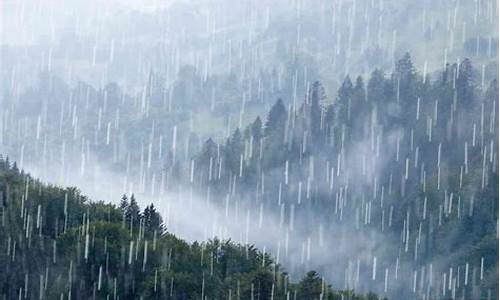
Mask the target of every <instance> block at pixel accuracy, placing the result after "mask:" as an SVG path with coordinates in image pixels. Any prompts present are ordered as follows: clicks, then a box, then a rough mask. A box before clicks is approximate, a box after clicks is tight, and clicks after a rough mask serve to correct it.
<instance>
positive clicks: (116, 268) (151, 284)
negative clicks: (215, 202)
mask: <svg viewBox="0 0 500 300" xmlns="http://www.w3.org/2000/svg"><path fill="white" fill-rule="evenodd" d="M0 200H1V229H2V230H0V245H1V246H0V249H1V250H0V251H1V252H0V265H1V266H2V272H1V273H0V297H1V298H2V299H304V300H305V299H320V298H321V299H352V300H364V299H379V298H378V297H377V296H376V295H375V294H373V293H369V294H367V295H361V294H355V293H354V292H353V291H338V290H335V289H333V288H332V287H331V286H330V285H329V284H328V283H327V282H326V281H325V280H324V279H323V278H322V277H321V276H320V274H318V273H316V272H315V271H310V272H308V273H307V274H306V276H304V278H303V279H302V280H301V281H300V282H297V283H294V282H291V281H290V279H289V276H288V274H287V273H286V272H285V271H284V270H283V269H282V267H281V266H280V265H279V264H276V263H275V262H274V260H273V259H272V258H271V257H270V256H269V254H266V253H263V252H262V251H260V250H258V249H257V248H255V247H254V246H253V245H241V244H236V243H234V242H232V241H230V240H226V241H221V240H218V239H213V240H209V241H206V242H194V243H187V242H185V241H183V240H181V239H179V238H177V237H175V236H174V235H172V234H170V233H169V232H168V228H165V226H164V225H163V221H162V218H161V216H160V215H159V213H158V212H157V211H156V209H155V207H154V205H153V204H151V205H149V206H147V207H145V208H144V209H143V210H141V209H140V207H139V206H138V204H137V201H136V199H135V196H134V195H133V194H132V195H131V196H130V198H129V197H127V195H124V196H123V197H122V199H121V202H120V205H119V206H116V205H113V204H109V203H105V202H103V201H100V202H92V201H91V200H90V199H88V198H87V197H86V196H85V195H82V194H81V193H80V191H79V190H78V189H77V188H73V187H71V188H61V187H57V186H53V185H47V184H44V183H42V182H40V181H39V180H37V179H35V178H33V177H31V176H30V175H29V174H25V173H24V172H23V171H22V170H19V169H18V167H17V164H16V163H15V162H14V163H12V164H11V163H10V162H9V160H8V158H6V159H4V158H3V157H1V158H0Z"/></svg>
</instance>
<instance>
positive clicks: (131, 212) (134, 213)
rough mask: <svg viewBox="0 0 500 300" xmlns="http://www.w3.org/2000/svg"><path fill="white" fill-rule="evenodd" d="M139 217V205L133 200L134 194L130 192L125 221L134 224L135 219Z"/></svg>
mask: <svg viewBox="0 0 500 300" xmlns="http://www.w3.org/2000/svg"><path fill="white" fill-rule="evenodd" d="M139 217H140V209H139V205H138V204H137V201H136V200H135V196H134V194H132V196H130V204H129V205H128V207H127V210H126V212H125V218H126V220H127V222H132V224H135V223H136V222H137V220H139Z"/></svg>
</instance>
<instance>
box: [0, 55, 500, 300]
mask: <svg viewBox="0 0 500 300" xmlns="http://www.w3.org/2000/svg"><path fill="white" fill-rule="evenodd" d="M189 90H190V89H189V88H186V91H189ZM58 91H59V90H58V89H57V88H55V87H54V86H52V87H50V88H49V89H48V90H47V93H48V94H45V95H57V92H58ZM79 91H80V92H79ZM85 91H86V92H85ZM91 92H92V90H91V89H90V88H83V89H82V85H79V86H78V87H77V88H76V89H75V90H74V93H70V94H71V95H74V96H72V97H71V98H70V99H71V101H76V102H78V103H87V105H85V106H84V107H85V109H86V110H87V112H96V113H95V114H92V118H94V119H92V118H89V119H87V123H84V124H80V125H79V122H80V121H78V117H77V115H78V114H77V111H76V108H77V107H79V108H81V106H80V105H74V106H73V104H71V103H68V104H67V105H66V104H64V105H63V106H62V107H61V109H60V112H61V119H60V122H58V121H57V122H56V121H55V120H53V122H51V121H50V120H49V122H48V123H47V124H49V125H50V126H51V128H49V129H50V130H51V131H53V132H54V135H53V137H58V138H54V140H52V141H58V139H60V138H61V137H64V136H67V137H69V139H73V140H74V141H78V143H80V142H81V145H80V146H78V147H80V150H81V153H82V161H81V168H80V172H81V173H80V174H84V169H85V163H86V161H87V159H88V158H87V155H84V154H85V153H87V154H88V151H89V150H88V148H89V144H92V145H94V146H95V147H96V149H97V150H99V149H100V150H99V151H97V153H98V154H99V155H100V159H104V160H109V161H113V163H114V166H115V167H116V170H124V171H125V173H126V177H125V179H126V180H125V181H127V180H128V178H129V176H130V177H131V176H136V177H137V178H139V179H140V180H139V182H140V184H139V186H138V187H136V188H137V189H138V190H139V191H140V192H141V193H142V194H145V195H147V194H148V193H149V194H151V195H159V198H158V201H156V202H155V205H157V206H162V207H163V208H162V212H166V213H165V214H164V215H163V220H164V222H163V221H162V219H161V218H160V215H159V213H158V212H157V209H155V207H154V206H147V207H146V208H145V209H144V210H143V211H141V210H140V209H139V207H138V206H137V203H136V200H135V198H134V200H132V197H130V199H128V198H124V199H123V200H122V205H121V208H117V207H115V206H113V205H111V204H105V202H89V201H88V200H87V199H86V198H85V197H84V196H82V195H81V194H80V193H79V192H78V191H77V190H75V189H66V190H63V189H59V188H56V187H50V186H48V187H43V185H42V184H40V183H38V182H37V181H36V180H33V179H31V178H30V177H26V176H25V175H21V174H19V171H18V170H17V166H15V167H11V168H9V167H7V165H8V164H7V163H5V162H4V167H3V170H4V171H2V172H3V180H4V183H3V186H2V191H3V195H4V196H3V204H4V205H3V214H2V216H3V220H4V223H3V224H10V225H8V226H9V227H8V228H9V230H6V231H3V232H2V233H1V234H3V235H2V239H3V242H2V245H4V248H5V251H3V252H2V253H4V254H3V256H2V257H3V259H4V260H5V261H6V262H8V263H7V266H8V268H10V270H11V271H9V272H6V273H4V274H2V276H13V277H14V278H15V279H13V278H11V277H3V280H4V282H3V291H4V292H3V293H4V295H7V296H8V298H9V297H18V296H19V295H20V294H23V293H32V294H30V295H33V297H35V296H36V297H38V296H39V295H40V294H44V295H46V296H48V295H54V297H59V296H60V295H61V293H62V294H63V295H64V297H67V296H68V294H69V292H70V291H71V293H72V297H83V298H82V299H84V298H87V297H93V295H96V297H97V296H99V297H101V296H102V297H106V296H107V295H109V296H110V297H114V295H115V286H116V295H117V296H118V295H120V296H121V298H122V299H123V298H127V297H141V296H143V297H145V299H146V298H151V297H160V298H164V297H167V299H168V297H173V299H190V297H195V298H200V297H203V296H206V297H207V299H219V298H221V297H222V298H231V297H236V298H235V299H238V297H240V299H252V297H253V299H295V297H296V299H363V298H362V296H357V295H354V294H353V292H347V291H351V290H353V291H363V292H367V291H370V290H371V291H374V292H376V294H378V295H380V297H388V298H391V299H392V298H394V299H403V298H424V299H435V298H438V299H441V298H444V299H448V298H460V297H462V298H472V299H495V295H497V293H498V115H497V112H498V83H497V80H496V79H494V80H492V81H491V82H489V83H488V82H485V81H484V77H481V75H480V72H478V71H477V70H476V69H475V68H474V67H473V64H472V62H471V61H470V60H469V59H464V60H463V61H461V62H459V63H451V64H446V66H445V68H444V69H443V70H442V71H439V72H436V73H433V74H426V73H421V72H420V71H419V70H417V69H416V68H415V67H414V65H413V62H412V60H411V57H410V55H409V54H405V55H404V56H403V57H401V58H400V59H399V60H397V61H396V63H395V66H394V69H393V72H391V73H390V74H385V73H384V72H382V71H381V70H378V69H376V70H374V71H373V72H372V73H371V75H370V76H369V77H367V78H365V77H362V76H358V77H356V78H355V79H354V78H351V77H350V76H346V77H345V80H344V81H343V83H342V85H341V86H340V88H339V89H338V91H337V93H336V94H335V95H327V94H326V91H325V89H324V88H323V86H322V84H321V83H320V82H318V81H316V82H312V83H308V84H307V89H306V94H305V96H304V98H303V100H293V99H278V100H277V101H276V102H275V104H274V105H273V106H272V107H271V108H270V110H269V112H268V114H267V116H261V117H257V118H256V119H255V121H253V122H250V124H249V125H248V126H241V127H238V128H236V129H234V131H232V132H231V134H228V138H227V139H220V138H209V139H207V140H206V141H205V142H203V143H200V142H199V140H198V139H197V138H196V137H194V136H193V135H192V134H189V135H187V136H184V137H185V138H186V139H185V140H184V141H185V143H182V145H177V146H176V141H177V140H178V137H177V132H176V129H175V127H174V131H173V135H172V138H171V139H172V141H171V144H170V145H169V147H167V146H165V145H164V144H165V143H166V142H165V140H164V139H163V137H164V136H166V135H168V134H170V133H171V132H169V133H165V132H163V130H162V126H163V125H161V124H162V123H161V122H172V120H170V119H168V118H166V120H163V119H162V116H165V115H163V111H164V110H165V109H169V108H167V107H168V105H167V104H166V103H167V102H164V101H163V100H165V99H164V98H161V97H156V96H153V94H154V87H153V86H151V93H152V94H151V95H152V96H151V98H148V99H150V102H148V101H149V100H148V101H146V100H144V98H143V99H142V100H144V101H146V102H141V101H142V100H141V99H140V98H135V99H130V98H127V96H126V95H122V96H119V95H120V94H119V93H118V94H113V93H112V92H111V90H108V91H107V92H106V91H105V92H103V94H102V95H104V96H103V97H101V96H102V95H101V96H96V98H94V96H91V95H90V94H89V93H91ZM99 93H101V92H98V93H97V94H99ZM85 95H87V96H85ZM89 95H90V96H89ZM118 96H119V97H118ZM24 99H25V100H28V99H29V97H27V98H24ZM162 99H163V100H162ZM160 100H162V101H160ZM51 101H52V100H50V97H47V102H46V103H45V105H44V106H42V107H41V111H42V112H47V107H50V106H51V105H53V106H54V107H56V106H57V102H51ZM82 101H83V102H82ZM63 103H64V102H63ZM149 105H151V106H149ZM165 105H167V106H165ZM9 107H11V110H12V111H16V110H17V111H18V113H20V112H22V107H20V106H18V105H13V104H12V105H11V106H9ZM71 107H74V109H73V110H71ZM124 108H125V109H124ZM120 109H122V110H120ZM66 110H67V111H68V112H69V111H73V113H72V116H73V119H71V118H70V119H65V118H64V117H63V116H64V111H66ZM137 114H139V115H141V116H143V117H144V118H143V119H137V120H136V119H134V118H135V117H134V116H136V115H137ZM91 119H92V120H91ZM39 120H40V119H39ZM134 120H135V121H134ZM139 120H140V121H139ZM158 120H160V121H158ZM39 122H40V121H39ZM64 122H70V123H72V127H65V126H62V124H64ZM57 124H59V125H57ZM96 124H97V125H96ZM105 124H107V126H106V125H105ZM119 124H125V125H123V126H125V128H126V130H125V132H127V133H129V134H124V132H123V131H122V130H123V128H120V127H121V125H119ZM240 125H241V123H240ZM37 126H39V125H37ZM95 126H97V129H98V130H97V131H95V134H93V137H92V138H89V139H88V140H86V139H85V138H83V139H81V140H78V139H75V137H77V136H78V134H80V133H78V134H77V131H78V130H81V131H82V132H87V133H89V134H90V132H93V129H95ZM20 128H23V127H22V126H21V127H20ZM24 128H26V127H24ZM37 128H38V127H37ZM99 128H100V129H99ZM104 128H107V129H104ZM114 129H116V130H117V131H121V133H119V134H117V135H114V134H113V130H114ZM37 132H38V131H37ZM57 132H59V134H57ZM14 134H17V135H19V134H27V135H29V134H34V132H28V131H25V132H23V131H22V130H19V131H16V132H14V131H11V132H10V135H6V136H5V139H7V140H8V139H9V138H14ZM72 137H73V138H72ZM144 139H146V140H147V141H149V142H147V143H143V142H141V147H139V146H138V145H137V143H136V144H134V143H135V142H136V141H138V140H140V141H144ZM49 142H50V141H49ZM46 143H47V141H46V140H43V142H42V140H41V139H40V140H39V139H38V137H37V139H34V140H33V149H34V150H33V151H35V153H36V152H39V151H45V147H44V146H43V145H45V144H46ZM179 144H181V143H179ZM65 145H66V144H65V143H64V139H63V148H62V149H63V150H61V151H62V152H61V153H62V154H64V151H65V150H64V149H66V148H65ZM75 145H77V144H75ZM75 145H70V144H68V149H70V148H69V147H74V146H75ZM167 145H168V144H167ZM23 147H24V144H23ZM22 149H24V148H22ZM80 150H76V151H77V152H78V151H80ZM43 153H44V156H45V155H46V152H43ZM130 153H135V154H133V155H130ZM48 155H49V156H53V155H57V154H56V152H52V153H49V154H48ZM63 157H64V156H63ZM131 159H132V160H133V162H134V165H135V166H136V168H132V167H130V166H131V163H130V160H131ZM59 167H61V166H59V165H58V166H57V167H56V168H55V170H59ZM48 168H49V169H50V168H51V167H50V166H48ZM62 168H65V166H64V158H62ZM65 197H67V199H68V200H65ZM162 197H163V198H162ZM115 201H118V200H117V199H115ZM176 201H177V203H178V204H179V205H180V207H181V208H183V209H188V210H192V209H193V206H197V205H198V206H200V207H202V208H201V209H202V210H203V209H206V211H203V212H202V213H201V214H198V215H197V214H195V213H193V217H192V218H191V219H190V222H191V223H192V224H194V225H192V226H194V227H196V226H198V227H203V229H204V230H206V231H207V232H208V233H205V234H206V235H208V236H219V237H220V238H221V239H222V240H211V241H208V242H195V243H193V244H188V243H186V242H184V241H182V240H179V239H177V238H175V237H174V236H173V235H171V234H170V233H169V226H171V223H172V222H173V221H172V220H171V219H174V218H175V216H176V213H178V211H177V212H176V211H174V209H172V211H170V207H171V206H170V205H172V206H174V204H172V203H176ZM193 201H196V202H193ZM65 202H67V204H65ZM193 203H195V204H193ZM165 206H166V209H165ZM214 212H216V213H214ZM51 214H53V215H51ZM210 214H214V216H213V218H214V220H215V221H214V223H207V222H206V220H205V219H202V217H205V216H206V215H210ZM197 218H200V219H199V222H197V220H198V219H197ZM225 222H229V223H225ZM198 223H199V224H198ZM184 225H185V224H184ZM5 226H7V225H4V228H7V227H5ZM177 226H179V225H177ZM181 226H182V224H181ZM181 229H182V228H181ZM209 232H212V234H210V233H209ZM40 235H41V236H40ZM108 237H109V240H108ZM111 237H113V238H111ZM229 237H233V238H234V240H235V241H236V243H233V242H228V241H227V238H229ZM112 240H113V241H112ZM251 240H256V241H258V242H259V245H258V246H259V248H260V249H261V251H262V252H261V251H259V250H257V249H256V248H254V247H252V246H249V244H250V243H249V241H251ZM14 249H17V250H14ZM54 249H55V250H54ZM145 249H147V250H145ZM266 249H267V250H266ZM23 251H24V252H23ZM54 251H55V253H56V254H55V256H54ZM21 253H25V255H22V254H21ZM34 253H37V254H34ZM146 253H147V254H146ZM227 253H231V254H227ZM16 257H17V258H16ZM54 257H55V258H54ZM16 259H18V260H19V261H20V262H17V261H16ZM30 260H33V262H31V261H30ZM54 260H55V261H56V262H55V263H54ZM16 262H17V263H16ZM22 262H24V263H22ZM281 264H283V265H286V269H287V270H288V271H289V272H290V273H289V274H287V273H285V271H283V270H282V269H281V268H280V267H279V266H280V265H281ZM16 268H19V269H16ZM29 268H35V270H36V271H34V270H33V271H31V270H32V269H29ZM70 269H71V272H70V271H69V270H70ZM311 269H314V270H316V271H317V272H318V273H307V274H306V272H307V271H308V270H311ZM28 270H30V271H28ZM26 274H28V275H26ZM35 274H36V275H35ZM70 274H74V275H75V276H73V275H70ZM304 274H306V275H304ZM318 274H322V275H318ZM303 275H304V276H305V277H304V278H303ZM33 276H34V277H35V278H33ZM321 276H324V279H322V277H321ZM99 278H100V279H99ZM13 282H15V284H13ZM50 282H53V284H54V285H51V286H52V287H53V288H48V286H49V285H50V284H49V283H50ZM293 282H298V283H296V284H294V283H293ZM326 282H331V283H332V286H333V288H330V287H329V285H328V284H327V283H326ZM26 286H27V287H29V288H28V289H26ZM40 286H43V287H44V289H43V291H41V292H40ZM70 286H71V287H72V288H71V289H69V287H70ZM45 287H47V288H46V289H45ZM336 290H346V292H339V291H336ZM51 293H53V294H51ZM26 295H28V294H26ZM252 295H253V296H252ZM347 295H349V296H348V297H346V296H347ZM280 297H281V298H280ZM287 297H290V298H287ZM356 297H358V298H356ZM366 297H367V298H368V299H371V298H377V296H375V294H370V295H369V296H366ZM370 297H371V298H370ZM231 299H233V298H231Z"/></svg>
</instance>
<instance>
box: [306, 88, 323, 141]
mask: <svg viewBox="0 0 500 300" xmlns="http://www.w3.org/2000/svg"><path fill="white" fill-rule="evenodd" d="M324 98H325V91H324V89H323V86H322V85H321V83H319V81H315V82H314V83H313V85H312V88H311V91H310V95H309V101H310V103H311V112H310V117H309V127H310V130H311V137H312V143H313V145H321V144H322V135H321V106H320V101H322V100H324Z"/></svg>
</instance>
